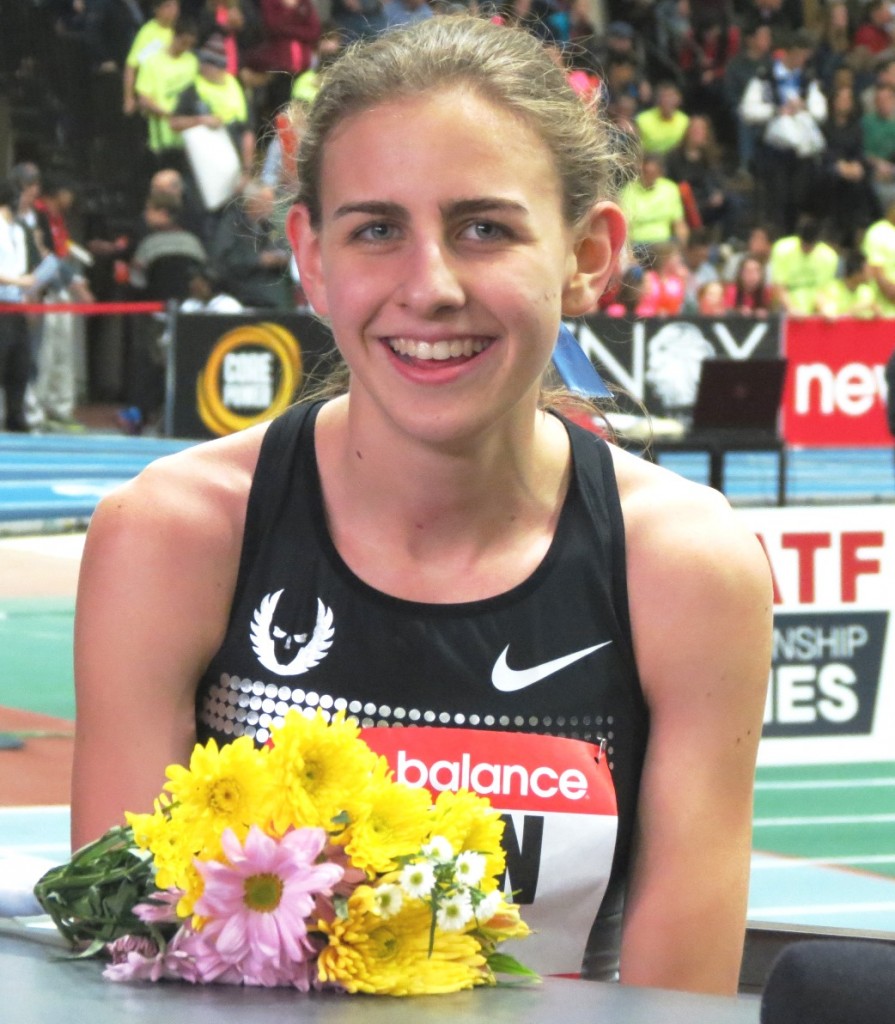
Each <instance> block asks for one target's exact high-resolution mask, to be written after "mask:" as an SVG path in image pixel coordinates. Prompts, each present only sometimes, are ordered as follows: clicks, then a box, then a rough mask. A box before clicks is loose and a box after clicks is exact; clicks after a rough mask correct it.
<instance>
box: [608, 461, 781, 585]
mask: <svg viewBox="0 0 895 1024" xmlns="http://www.w3.org/2000/svg"><path fill="white" fill-rule="evenodd" d="M613 460H614V463H615V471H616V479H617V481H618V487H619V496H620V500H621V505H622V513H623V516H624V521H625V537H626V542H627V547H628V568H629V573H631V572H633V573H635V574H636V575H637V576H640V575H641V574H647V575H648V576H649V577H651V578H652V579H654V580H655V581H657V582H658V581H659V580H662V579H665V580H667V581H668V582H671V581H672V580H676V581H677V583H678V585H679V586H685V585H686V583H685V580H683V579H681V578H680V575H679V574H681V573H682V572H683V574H684V575H685V576H686V577H689V578H691V579H693V580H694V583H698V581H699V579H700V578H708V580H709V581H711V580H712V579H717V578H719V577H722V576H727V575H729V576H731V577H732V578H736V579H738V580H739V582H740V583H741V584H745V583H747V578H748V577H750V576H754V577H756V578H757V580H756V582H758V583H759V584H764V583H765V582H767V581H768V580H769V570H768V565H767V559H766V557H765V555H764V552H763V551H762V548H761V545H760V544H759V543H758V540H757V539H756V537H755V536H754V534H753V533H752V532H751V531H750V530H749V529H748V528H747V527H746V526H745V524H744V523H743V521H742V520H741V519H740V517H739V516H738V515H737V514H736V512H735V511H734V510H733V509H732V508H731V506H730V504H729V503H728V501H727V499H726V498H725V497H724V496H723V495H722V494H719V493H718V492H717V491H715V490H712V489H711V488H709V487H705V486H702V485H700V484H695V483H692V482H691V481H689V480H686V479H684V478H683V477H680V476H678V475H677V474H676V473H672V472H669V471H668V470H666V469H663V468H662V467H661V466H656V465H654V464H652V463H649V462H647V461H645V460H643V459H639V458H636V457H635V456H633V455H630V454H629V453H627V452H624V451H621V450H619V449H615V448H614V449H613ZM744 574H745V577H746V578H744Z"/></svg>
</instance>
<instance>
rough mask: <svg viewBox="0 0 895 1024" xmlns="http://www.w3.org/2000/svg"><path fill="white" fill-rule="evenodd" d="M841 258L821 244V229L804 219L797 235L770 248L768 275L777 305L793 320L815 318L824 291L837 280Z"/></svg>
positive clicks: (833, 250)
mask: <svg viewBox="0 0 895 1024" xmlns="http://www.w3.org/2000/svg"><path fill="white" fill-rule="evenodd" d="M838 269H839V255H838V254H837V252H836V250H835V249H834V248H833V247H832V246H831V245H827V243H826V242H822V241H820V225H819V223H818V222H817V221H816V220H815V219H814V217H810V216H807V215H805V216H803V217H802V218H801V219H800V220H799V223H798V226H797V228H796V233H795V234H794V235H787V236H786V237H784V238H778V239H777V241H776V242H774V244H773V246H772V247H771V259H770V263H769V265H768V271H769V275H770V279H771V285H772V286H773V292H774V304H775V306H776V307H777V308H778V309H782V310H784V311H785V312H787V313H789V315H790V316H814V315H815V314H816V313H817V312H818V308H817V300H818V295H819V293H820V291H821V289H823V288H826V287H827V285H829V284H830V282H831V281H833V280H834V279H835V277H836V272H837V270H838Z"/></svg>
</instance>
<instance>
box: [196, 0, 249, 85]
mask: <svg viewBox="0 0 895 1024" xmlns="http://www.w3.org/2000/svg"><path fill="white" fill-rule="evenodd" d="M196 21H197V27H198V31H199V44H200V46H201V45H204V44H205V41H206V40H207V39H209V38H210V37H211V36H221V37H222V38H223V40H224V51H225V53H226V55H227V64H226V69H227V71H228V72H229V73H230V74H231V75H238V74H239V70H240V68H241V67H242V64H243V56H244V55H245V54H246V53H247V52H248V51H249V50H251V48H252V47H253V46H257V45H258V44H259V43H260V42H261V41H262V38H263V34H264V30H263V27H262V24H261V16H260V14H259V12H258V8H257V6H256V4H255V0H205V2H204V4H203V5H202V7H201V8H200V9H199V11H198V12H197V15H196Z"/></svg>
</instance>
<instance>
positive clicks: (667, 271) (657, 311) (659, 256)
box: [637, 242, 689, 316]
mask: <svg viewBox="0 0 895 1024" xmlns="http://www.w3.org/2000/svg"><path fill="white" fill-rule="evenodd" d="M688 277H689V274H688V272H687V268H686V266H685V265H684V261H683V260H682V259H681V250H680V248H679V247H678V246H677V245H676V244H675V243H674V242H668V243H665V244H663V245H657V246H655V247H654V248H653V264H652V266H651V267H648V268H647V269H646V270H645V271H644V274H643V284H642V286H641V291H640V301H639V302H638V304H637V315H638V316H677V315H678V314H679V313H680V312H681V310H682V309H683V308H684V298H685V296H686V293H687V282H688Z"/></svg>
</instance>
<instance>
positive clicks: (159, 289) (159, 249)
mask: <svg viewBox="0 0 895 1024" xmlns="http://www.w3.org/2000/svg"><path fill="white" fill-rule="evenodd" d="M179 216H180V204H179V203H178V202H177V199H176V198H175V197H174V196H173V195H171V194H170V193H166V192H158V191H156V192H151V193H150V194H149V197H148V198H147V200H146V207H145V210H144V219H145V221H146V227H147V229H148V233H147V234H146V236H145V237H144V238H143V240H142V241H141V242H140V244H139V245H138V246H137V248H136V251H135V252H134V255H133V257H132V259H131V263H130V279H131V284H132V285H133V287H134V288H135V289H136V290H137V293H138V294H139V295H140V297H141V298H145V299H156V300H159V301H162V302H171V301H175V302H182V301H183V300H184V299H185V298H187V297H188V295H189V289H190V281H191V280H192V277H193V274H194V273H195V270H196V269H197V267H200V266H202V265H203V264H204V263H205V262H206V260H207V256H206V253H205V249H204V247H203V245H202V243H201V241H200V240H199V239H198V238H197V237H196V236H195V235H194V234H192V233H191V232H189V231H185V230H184V229H183V228H182V227H181V225H180V222H179ZM163 337H164V323H163V322H161V323H160V322H158V321H156V320H154V319H151V318H149V317H140V318H139V319H138V320H137V321H136V322H135V324H134V334H133V343H132V346H131V349H130V351H129V352H128V358H127V360H126V364H127V365H126V370H125V386H124V391H125V402H126V404H127V406H128V408H127V409H126V410H124V411H122V413H120V414H119V422H120V423H121V426H122V428H123V429H125V430H127V432H128V433H140V432H142V431H143V430H144V429H145V428H146V427H147V425H152V424H153V423H154V422H155V421H156V419H157V417H158V415H159V413H160V411H161V409H162V406H163V403H164V358H165V356H164V351H163V349H162V347H161V344H160V343H161V341H162V338H163Z"/></svg>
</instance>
